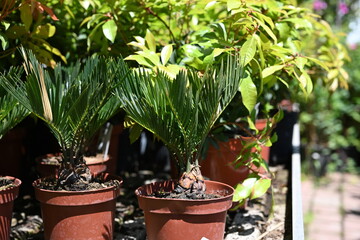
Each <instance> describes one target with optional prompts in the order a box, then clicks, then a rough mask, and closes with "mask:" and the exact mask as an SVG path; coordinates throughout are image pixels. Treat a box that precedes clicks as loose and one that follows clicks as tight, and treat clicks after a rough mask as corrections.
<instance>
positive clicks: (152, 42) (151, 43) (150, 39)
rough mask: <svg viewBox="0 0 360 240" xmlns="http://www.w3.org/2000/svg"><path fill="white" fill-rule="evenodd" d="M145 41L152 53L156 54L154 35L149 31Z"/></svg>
mask: <svg viewBox="0 0 360 240" xmlns="http://www.w3.org/2000/svg"><path fill="white" fill-rule="evenodd" d="M145 41H146V43H147V46H148V48H149V50H150V51H153V52H156V42H155V37H154V35H153V34H152V33H151V32H150V30H149V29H147V30H146V36H145Z"/></svg>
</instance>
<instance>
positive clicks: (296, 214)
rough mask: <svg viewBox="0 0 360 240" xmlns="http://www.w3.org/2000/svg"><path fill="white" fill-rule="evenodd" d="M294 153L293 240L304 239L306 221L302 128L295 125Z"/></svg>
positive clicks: (292, 163)
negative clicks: (302, 175)
mask: <svg viewBox="0 0 360 240" xmlns="http://www.w3.org/2000/svg"><path fill="white" fill-rule="evenodd" d="M292 146H293V153H292V159H291V165H292V167H291V169H292V171H291V180H292V181H291V183H292V186H291V188H292V196H291V198H292V236H293V238H292V239H293V240H303V239H304V220H303V212H302V196H301V157H300V126H299V123H295V125H294V129H293V138H292Z"/></svg>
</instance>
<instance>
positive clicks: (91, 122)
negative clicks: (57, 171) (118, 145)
mask: <svg viewBox="0 0 360 240" xmlns="http://www.w3.org/2000/svg"><path fill="white" fill-rule="evenodd" d="M22 54H23V57H24V59H25V62H24V68H25V71H26V74H27V76H26V81H22V80H21V78H20V76H19V75H18V74H9V75H8V76H2V77H1V78H2V79H1V84H2V85H3V87H4V88H5V89H7V90H8V92H9V93H11V94H12V95H13V96H14V98H16V99H17V100H18V101H19V102H20V103H21V104H22V105H23V106H24V107H25V108H26V109H28V110H29V111H31V112H32V113H33V114H34V115H36V116H37V117H38V118H40V119H42V120H43V121H45V123H46V124H47V125H48V127H49V128H50V129H51V131H52V133H53V134H54V136H55V137H56V139H57V141H58V143H59V144H60V146H61V148H62V151H63V163H65V165H66V163H67V164H68V166H65V168H74V169H75V168H76V166H77V165H78V164H79V163H81V162H82V161H83V160H82V154H83V153H84V146H86V145H87V143H88V142H89V141H90V139H91V137H92V136H94V134H95V133H96V131H97V130H98V129H99V128H100V127H101V126H102V125H103V124H104V123H105V122H106V121H107V120H109V118H110V117H111V116H113V115H114V114H115V113H116V111H118V110H119V105H120V103H119V101H118V100H117V99H116V98H115V96H114V94H113V91H114V89H115V88H116V87H117V85H118V84H119V82H120V81H121V77H124V76H126V74H127V72H128V69H127V67H126V64H125V63H124V61H123V60H122V59H117V60H115V59H105V58H98V57H94V58H89V59H87V60H86V62H85V64H84V65H83V66H82V64H80V63H79V62H78V63H77V64H75V65H74V66H72V67H67V68H65V67H62V66H61V65H58V66H56V67H55V69H54V71H50V70H46V69H44V68H43V67H42V65H41V64H40V63H39V62H38V61H37V60H36V58H35V56H34V55H33V54H32V53H31V52H25V51H24V50H23V49H22ZM63 165H64V164H62V166H63Z"/></svg>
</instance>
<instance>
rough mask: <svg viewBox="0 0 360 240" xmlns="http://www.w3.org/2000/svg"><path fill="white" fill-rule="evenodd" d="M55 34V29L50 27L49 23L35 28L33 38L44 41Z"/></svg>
mask: <svg viewBox="0 0 360 240" xmlns="http://www.w3.org/2000/svg"><path fill="white" fill-rule="evenodd" d="M55 32H56V27H55V26H53V25H51V24H50V23H47V24H45V25H40V26H38V27H37V28H36V30H35V36H37V37H39V38H43V39H46V38H49V37H52V36H54V34H55Z"/></svg>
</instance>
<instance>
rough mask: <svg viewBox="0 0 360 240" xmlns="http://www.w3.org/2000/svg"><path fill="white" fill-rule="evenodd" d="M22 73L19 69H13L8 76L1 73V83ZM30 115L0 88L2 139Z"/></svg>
mask: <svg viewBox="0 0 360 240" xmlns="http://www.w3.org/2000/svg"><path fill="white" fill-rule="evenodd" d="M21 72H22V71H21V69H19V68H11V69H10V70H9V72H8V73H6V74H2V73H0V81H2V80H3V78H6V77H7V76H10V75H15V76H20V75H21ZM29 114H30V112H29V111H28V110H27V109H26V108H24V107H23V106H22V105H21V104H19V102H18V101H17V100H16V99H15V98H13V97H12V95H10V94H9V93H8V92H6V91H5V89H3V88H2V87H0V139H1V138H2V137H3V136H4V135H5V134H6V133H7V132H8V131H9V130H10V129H11V128H13V127H14V126H16V125H17V124H18V123H20V122H21V121H22V120H23V119H24V118H25V117H26V116H27V115H29Z"/></svg>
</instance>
